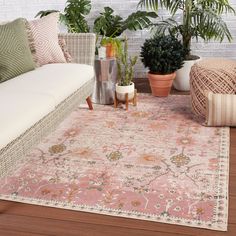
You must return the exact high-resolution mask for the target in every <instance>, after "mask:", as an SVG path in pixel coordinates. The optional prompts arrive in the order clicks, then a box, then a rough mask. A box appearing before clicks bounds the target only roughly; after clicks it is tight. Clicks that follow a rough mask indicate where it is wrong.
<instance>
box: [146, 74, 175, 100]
mask: <svg viewBox="0 0 236 236" xmlns="http://www.w3.org/2000/svg"><path fill="white" fill-rule="evenodd" d="M175 77H176V73H173V74H168V75H157V74H151V73H148V79H149V82H150V86H151V89H152V95H153V96H156V97H167V96H168V95H169V94H170V90H171V87H172V84H173V80H174V79H175Z"/></svg>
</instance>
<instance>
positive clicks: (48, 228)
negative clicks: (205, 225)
mask: <svg viewBox="0 0 236 236" xmlns="http://www.w3.org/2000/svg"><path fill="white" fill-rule="evenodd" d="M26 222H27V224H26ZM9 227H10V228H11V229H12V230H13V231H17V230H19V231H20V232H22V231H26V232H30V233H31V234H32V233H38V234H42V235H45V234H46V235H56V236H65V235H66V236H67V235H70V236H78V235H79V236H90V235H96V236H104V235H108V236H109V235H112V236H123V235H135V236H144V235H145V236H156V235H163V236H173V233H169V232H161V234H158V232H155V231H152V230H145V232H144V230H141V229H134V228H123V227H117V226H105V225H98V224H89V223H80V222H72V221H65V222H64V221H60V220H50V221H49V220H48V219H45V218H37V217H28V216H16V215H15V216H14V217H12V215H8V214H4V215H0V228H1V229H6V228H9ZM177 235H178V234H177ZM179 235H182V234H179ZM185 235H186V236H190V235H189V234H185Z"/></svg>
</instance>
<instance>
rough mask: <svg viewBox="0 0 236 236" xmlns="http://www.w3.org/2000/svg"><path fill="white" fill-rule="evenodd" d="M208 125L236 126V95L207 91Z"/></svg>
mask: <svg viewBox="0 0 236 236" xmlns="http://www.w3.org/2000/svg"><path fill="white" fill-rule="evenodd" d="M206 97H207V114H206V125H207V126H236V95H233V94H213V93H212V92H207V96H206Z"/></svg>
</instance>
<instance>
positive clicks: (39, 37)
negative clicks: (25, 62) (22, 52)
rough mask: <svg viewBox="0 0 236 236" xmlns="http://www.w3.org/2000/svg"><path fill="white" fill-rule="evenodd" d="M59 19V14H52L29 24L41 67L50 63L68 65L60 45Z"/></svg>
mask: <svg viewBox="0 0 236 236" xmlns="http://www.w3.org/2000/svg"><path fill="white" fill-rule="evenodd" d="M58 19H59V13H52V14H50V15H47V16H45V17H42V18H40V19H37V20H33V21H30V22H29V25H30V28H31V31H32V35H33V39H34V45H35V49H36V57H37V61H38V63H39V65H40V66H42V65H45V64H49V63H66V60H65V57H64V54H63V52H62V49H61V47H60V46H59V43H58V25H57V24H58Z"/></svg>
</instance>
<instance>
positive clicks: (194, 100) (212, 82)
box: [190, 59, 236, 117]
mask: <svg viewBox="0 0 236 236" xmlns="http://www.w3.org/2000/svg"><path fill="white" fill-rule="evenodd" d="M206 91H212V92H213V93H222V94H235V92H236V61H233V60H225V59H206V60H202V61H200V62H198V63H196V64H194V65H193V67H192V69H191V72H190V97H191V106H192V111H193V113H194V114H196V115H200V116H202V117H205V116H206V96H205V92H206Z"/></svg>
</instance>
